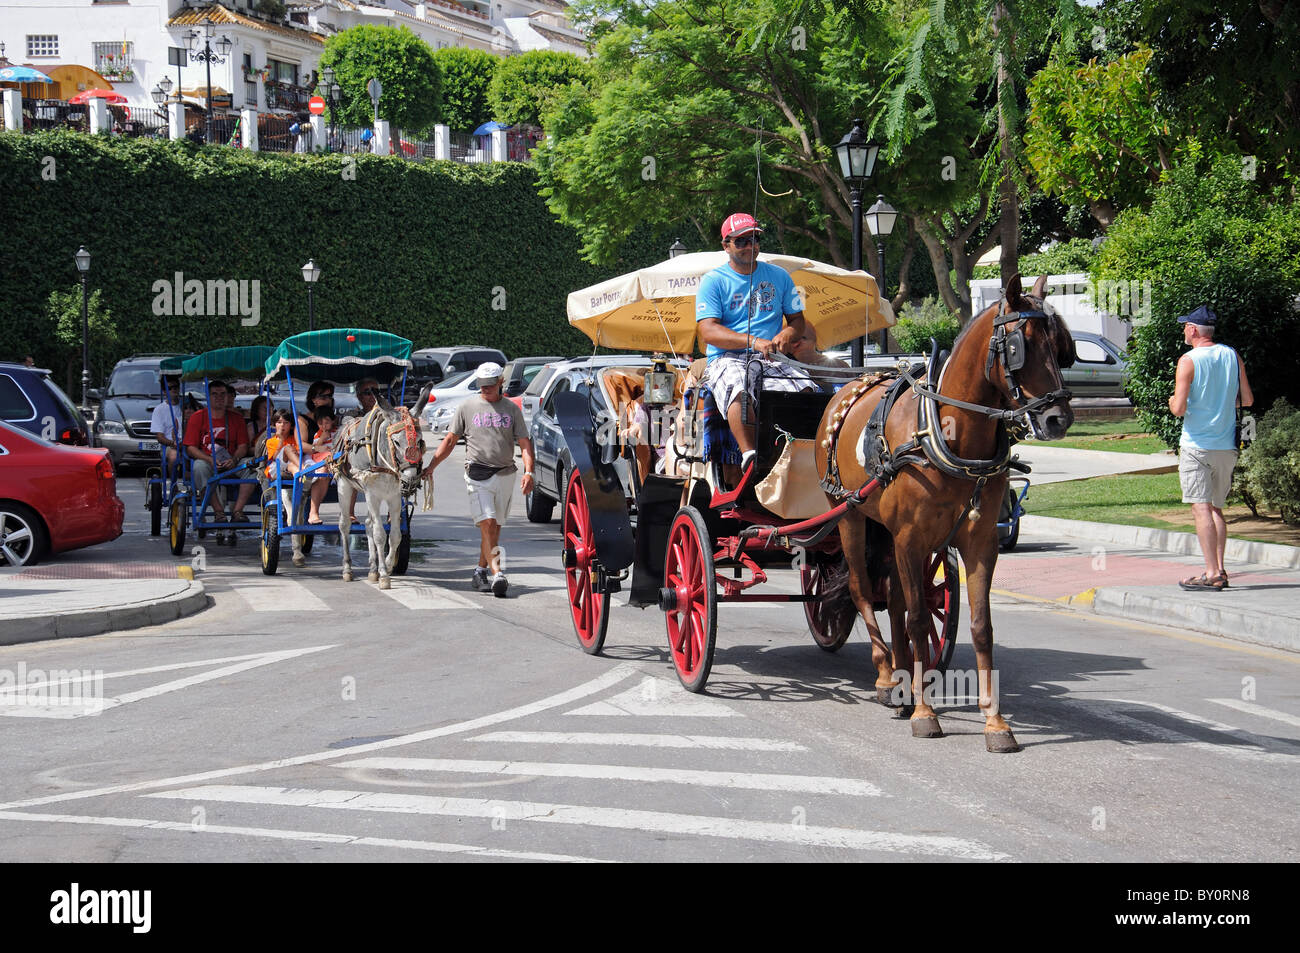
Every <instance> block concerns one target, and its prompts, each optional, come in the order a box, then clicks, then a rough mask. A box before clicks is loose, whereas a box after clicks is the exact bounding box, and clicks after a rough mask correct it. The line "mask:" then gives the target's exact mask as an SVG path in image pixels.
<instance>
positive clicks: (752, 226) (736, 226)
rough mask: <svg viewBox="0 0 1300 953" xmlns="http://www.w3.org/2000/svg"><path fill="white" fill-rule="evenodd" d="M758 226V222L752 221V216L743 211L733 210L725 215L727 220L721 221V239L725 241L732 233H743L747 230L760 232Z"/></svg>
mask: <svg viewBox="0 0 1300 953" xmlns="http://www.w3.org/2000/svg"><path fill="white" fill-rule="evenodd" d="M762 231H763V230H762V229H761V228H759V227H758V222H756V221H754V216H752V215H749V214H747V213H745V212H735V213H733V214H731V215H728V216H727V220H726V221H725V222H723V223H722V240H723V241H726V240H727V239H728V238H730V237H731V236H732V235H743V234H747V233H748V232H760V233H761V232H762Z"/></svg>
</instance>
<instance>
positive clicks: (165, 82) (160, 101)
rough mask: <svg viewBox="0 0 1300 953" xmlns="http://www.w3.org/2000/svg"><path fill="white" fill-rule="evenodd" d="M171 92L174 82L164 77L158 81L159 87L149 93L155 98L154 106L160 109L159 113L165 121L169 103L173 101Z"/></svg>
mask: <svg viewBox="0 0 1300 953" xmlns="http://www.w3.org/2000/svg"><path fill="white" fill-rule="evenodd" d="M171 91H172V81H171V80H169V79H168V78H167V77H166V76H164V77H163V78H162V79H160V80H158V85H157V86H155V87H154V88H153V89H152V90H151V91H150V92H149V95H150V96H152V97H153V101H154V105H156V106H157V107H158V112H159V113H160V114H161V115H162V117H163V118H164V119H165V118H167V103H168V101H169V100H170V99H171Z"/></svg>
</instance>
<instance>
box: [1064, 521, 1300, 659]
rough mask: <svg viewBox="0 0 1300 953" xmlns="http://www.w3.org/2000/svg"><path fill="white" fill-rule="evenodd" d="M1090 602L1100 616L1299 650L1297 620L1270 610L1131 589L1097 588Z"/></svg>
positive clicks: (1299, 629) (1299, 639) (1299, 632)
mask: <svg viewBox="0 0 1300 953" xmlns="http://www.w3.org/2000/svg"><path fill="white" fill-rule="evenodd" d="M1283 548H1287V549H1289V548H1291V547H1283ZM1081 601H1082V600H1081ZM1091 602H1092V611H1093V612H1095V613H1097V614H1098V615H1105V616H1116V617H1118V618H1123V619H1129V620H1133V621H1137V622H1148V623H1151V624H1153V625H1173V624H1178V625H1182V626H1184V627H1186V628H1188V629H1193V630H1195V631H1197V632H1204V633H1205V634H1207V635H1214V636H1219V637H1220V638H1227V639H1234V640H1237V641H1241V642H1251V643H1253V644H1255V645H1263V646H1267V647H1268V648H1271V649H1282V650H1284V651H1288V652H1300V625H1297V623H1296V621H1295V620H1294V619H1280V618H1278V617H1277V616H1272V615H1268V614H1267V613H1263V612H1252V611H1250V610H1242V609H1234V608H1232V607H1230V606H1222V607H1216V606H1207V605H1205V604H1203V603H1197V602H1189V601H1185V600H1178V599H1169V598H1166V597H1164V596H1152V595H1147V594H1146V593H1142V592H1135V591H1134V590H1132V589H1119V588H1102V589H1098V590H1096V591H1095V592H1094V593H1093V595H1092V600H1091Z"/></svg>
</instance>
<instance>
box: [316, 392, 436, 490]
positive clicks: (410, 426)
mask: <svg viewBox="0 0 1300 953" xmlns="http://www.w3.org/2000/svg"><path fill="white" fill-rule="evenodd" d="M358 430H360V431H361V434H362V436H361V439H360V440H358V441H356V442H355V443H353V442H352V440H353V435H354V434H355V433H356V431H358ZM381 430H382V431H383V435H382V437H381V435H380V431H381ZM399 433H404V434H405V435H406V446H405V448H403V449H401V450H400V451H399V449H398V446H397V439H396V436H397V434H399ZM384 440H386V441H387V442H386V444H385V443H383V442H382V441H384ZM338 445H339V448H340V449H342V450H343V451H344V453H343V454H342V456H341V457H340V458H339V460H338V461H337V462H336V463H335V464H334V465H333V468H332V469H333V470H334V472H335V473H336V474H337V475H340V476H345V477H348V478H352V477H353V467H352V464H351V462H350V460H349V451H350V450H352V449H357V450H362V451H364V453H365V454H366V460H367V462H368V463H369V466H366V467H363V468H362V469H364V470H368V471H371V472H374V473H387V474H390V475H391V476H393V477H395V478H398V479H400V478H401V474H400V473H399V472H398V470H397V469H396V466H397V463H398V461H399V460H402V461H405V463H407V464H408V465H411V466H418V465H419V464H420V461H421V460H422V459H423V453H422V451H421V449H420V430H419V427H418V425H417V424H416V422H415V418H414V417H412V416H411V412H410V411H409V410H407V409H406V408H405V407H399V408H398V409H397V420H396V421H394V422H392V423H388V418H387V417H386V416H385V415H384V413H383V412H382V411H381V409H380V407H379V406H378V405H375V406H374V407H372V408H370V410H369V412H367V413H366V415H365V416H364V417H353V418H352V420H351V422H350V423H348V425H347V426H346V427H344V428H343V430H342V431H341V432H340V434H339V443H338ZM384 449H387V450H388V451H389V454H388V461H391V462H392V464H393V466H391V467H389V466H384V465H383V464H384V462H385V461H384V454H383V451H384Z"/></svg>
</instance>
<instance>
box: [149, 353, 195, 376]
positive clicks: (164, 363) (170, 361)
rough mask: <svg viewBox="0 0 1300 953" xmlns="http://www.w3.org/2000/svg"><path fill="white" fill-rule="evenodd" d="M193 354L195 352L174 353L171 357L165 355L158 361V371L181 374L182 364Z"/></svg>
mask: <svg viewBox="0 0 1300 953" xmlns="http://www.w3.org/2000/svg"><path fill="white" fill-rule="evenodd" d="M193 356H194V355H193V354H173V355H172V356H171V357H164V358H163V359H162V360H161V361H159V362H158V372H159V373H160V374H179V373H180V372H181V365H183V364H184V363H185V362H186V361H188V360H189V359H190V358H192V357H193Z"/></svg>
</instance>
